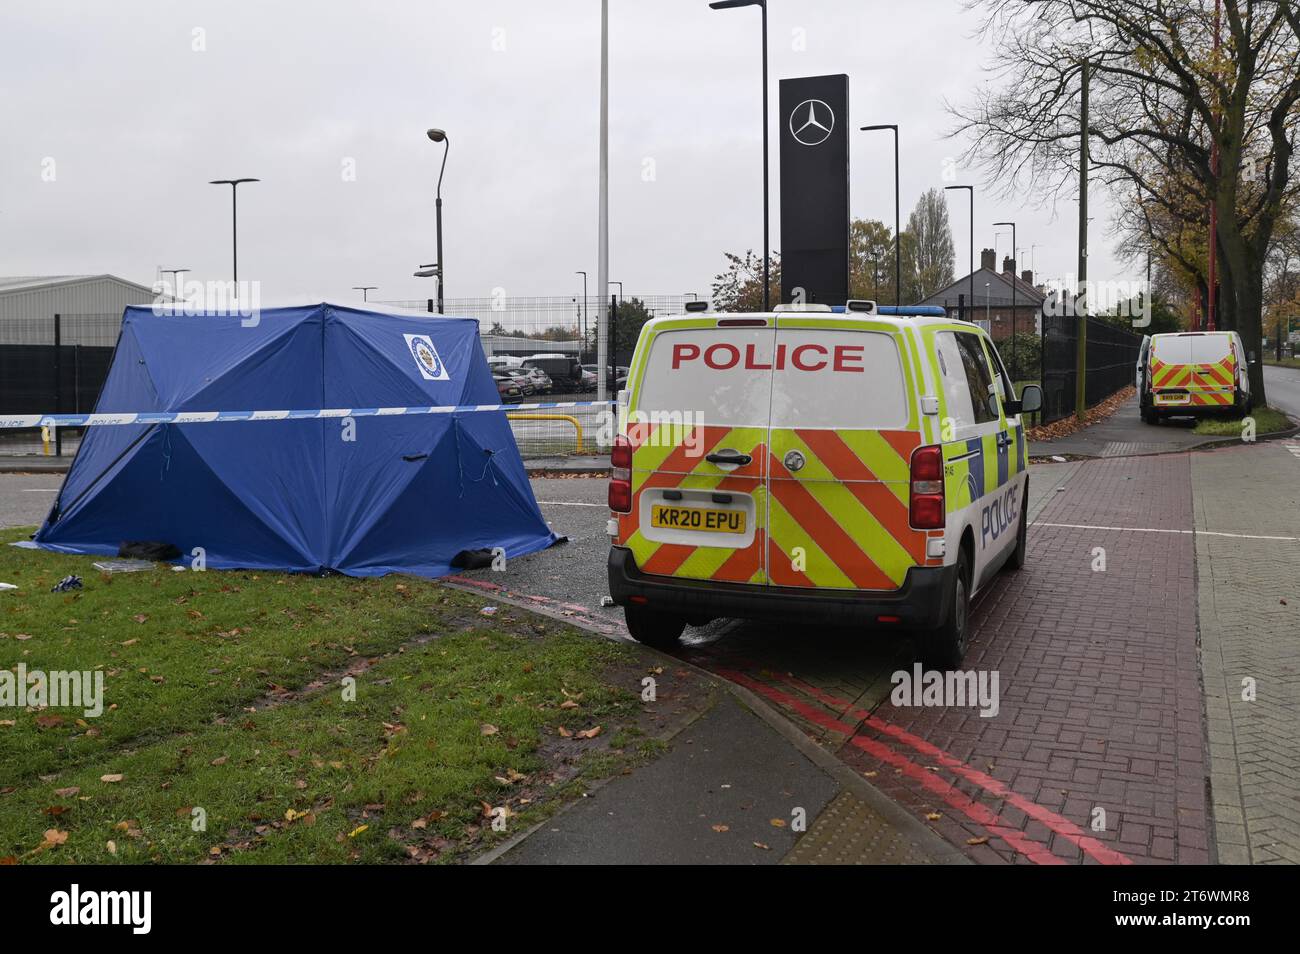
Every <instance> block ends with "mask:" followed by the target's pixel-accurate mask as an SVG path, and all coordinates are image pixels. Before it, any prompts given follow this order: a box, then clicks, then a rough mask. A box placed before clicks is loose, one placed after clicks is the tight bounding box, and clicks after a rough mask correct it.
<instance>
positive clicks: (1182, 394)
mask: <svg viewBox="0 0 1300 954" xmlns="http://www.w3.org/2000/svg"><path fill="white" fill-rule="evenodd" d="M1191 399H1192V398H1191V395H1190V394H1188V393H1187V392H1186V391H1166V392H1164V393H1163V394H1157V395H1156V403H1157V404H1186V403H1187V402H1188V401H1190V400H1191Z"/></svg>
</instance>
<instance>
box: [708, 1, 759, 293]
mask: <svg viewBox="0 0 1300 954" xmlns="http://www.w3.org/2000/svg"><path fill="white" fill-rule="evenodd" d="M709 7H710V8H711V9H713V10H731V9H734V8H736V7H758V8H759V9H760V10H761V11H763V310H764V311H771V310H772V301H771V288H772V276H771V273H770V270H771V263H770V259H771V257H772V256H771V253H770V251H769V248H770V247H771V241H770V238H769V235H770V232H769V228H768V223H769V222H770V213H769V210H768V192H769V191H770V188H769V185H768V172H767V126H768V121H767V0H714V2H713V3H710V4H709Z"/></svg>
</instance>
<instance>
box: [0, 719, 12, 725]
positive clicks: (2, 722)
mask: <svg viewBox="0 0 1300 954" xmlns="http://www.w3.org/2000/svg"><path fill="white" fill-rule="evenodd" d="M13 724H14V720H13V719H0V725H13Z"/></svg>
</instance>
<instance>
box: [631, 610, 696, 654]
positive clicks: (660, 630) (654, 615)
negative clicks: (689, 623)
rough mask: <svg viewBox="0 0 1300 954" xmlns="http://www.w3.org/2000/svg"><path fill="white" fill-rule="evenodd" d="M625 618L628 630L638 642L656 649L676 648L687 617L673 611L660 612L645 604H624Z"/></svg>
mask: <svg viewBox="0 0 1300 954" xmlns="http://www.w3.org/2000/svg"><path fill="white" fill-rule="evenodd" d="M623 619H624V620H626V621H627V631H628V632H629V633H630V634H631V635H632V638H633V639H635V640H636V641H637V642H638V643H645V645H647V646H653V647H654V648H655V649H674V648H676V646H677V644H678V643H679V642H680V641H681V638H682V630H684V629H685V628H686V618H685V617H682V616H677V615H674V614H673V613H660V612H658V611H657V610H650V609H646V608H645V607H644V606H624V607H623Z"/></svg>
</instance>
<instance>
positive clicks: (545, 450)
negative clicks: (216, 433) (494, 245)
mask: <svg viewBox="0 0 1300 954" xmlns="http://www.w3.org/2000/svg"><path fill="white" fill-rule="evenodd" d="M692 298H693V296H692V295H690V294H681V295H625V296H617V295H614V296H611V298H607V299H604V300H601V299H598V298H596V297H595V296H591V297H589V298H588V299H586V300H585V301H584V300H583V298H582V296H580V295H578V296H570V297H564V296H552V297H532V298H512V297H509V296H506V295H500V296H490V297H487V298H453V299H448V300H447V302H446V303H445V306H444V308H445V313H446V314H447V315H449V316H457V317H469V318H477V319H478V321H479V333H480V340H481V342H482V345H483V350H484V353H485V354H487V355H488V356H494V355H506V356H511V357H519V358H524V357H528V356H530V355H534V354H565V355H572V356H573V357H575V358H577V359H578V360H579V361H580V362H581V363H583V364H588V365H594V364H595V363H596V337H595V328H596V316H597V313H598V310H599V309H600V308H602V307H604V308H607V309H609V314H610V336H609V340H610V358H609V363H608V369H607V378H609V379H610V381H611V384H614V383H617V381H618V380H619V371H618V369H619V368H625V367H626V366H627V365H628V364H629V363H630V361H631V358H632V349H633V348H634V347H635V344H636V338H637V335H638V334H639V332H640V328H641V324H642V323H644V321H645V320H646V319H648V318H652V317H655V316H656V315H668V314H680V313H682V312H683V311H684V310H685V303H686V302H687V301H690V300H692ZM371 304H373V305H377V306H379V307H382V306H384V305H395V306H400V307H403V308H411V309H416V310H420V311H428V310H429V308H430V303H429V302H426V301H393V302H372V303H371ZM433 317H435V318H436V316H433ZM121 324H122V316H121V315H120V314H97V315H47V316H41V317H31V318H0V414H19V413H34V412H46V411H55V412H86V411H91V410H93V409H94V407H95V402H96V401H97V400H98V397H99V392H100V389H101V387H102V386H103V383H104V380H105V378H106V376H107V374H108V368H109V365H110V364H111V363H112V357H113V349H114V347H115V346H116V344H117V337H118V332H119V330H120V328H121ZM613 396H614V395H613V387H611V389H610V397H611V398H612V397H613ZM594 399H595V394H594V392H593V391H591V390H583V389H581V388H579V387H574V386H572V385H571V384H570V383H569V382H566V381H559V382H556V381H552V382H551V383H550V384H549V386H544V387H543V388H541V389H535V390H525V389H524V388H523V387H521V393H519V394H517V395H508V396H507V398H506V402H507V403H514V404H518V403H533V402H554V401H592V400H594ZM208 410H235V409H232V408H209V409H208ZM507 413H508V414H509V415H510V418H511V428H512V430H513V431H514V433H515V438H516V440H517V442H518V443H519V448H520V451H521V452H522V453H523V454H524V456H526V457H539V456H561V455H571V454H576V453H584V454H592V453H600V452H602V451H608V444H609V440H610V438H611V435H610V429H609V427H608V426H606V418H605V411H604V409H602V408H565V409H546V410H522V409H521V410H519V411H508V412H507ZM80 438H81V429H79V428H78V429H74V428H62V429H51V430H50V431H44V432H43V431H42V429H41V428H29V429H24V430H0V455H5V456H50V457H57V456H71V455H72V454H74V453H75V452H76V449H77V446H78V444H79V442H80Z"/></svg>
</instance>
